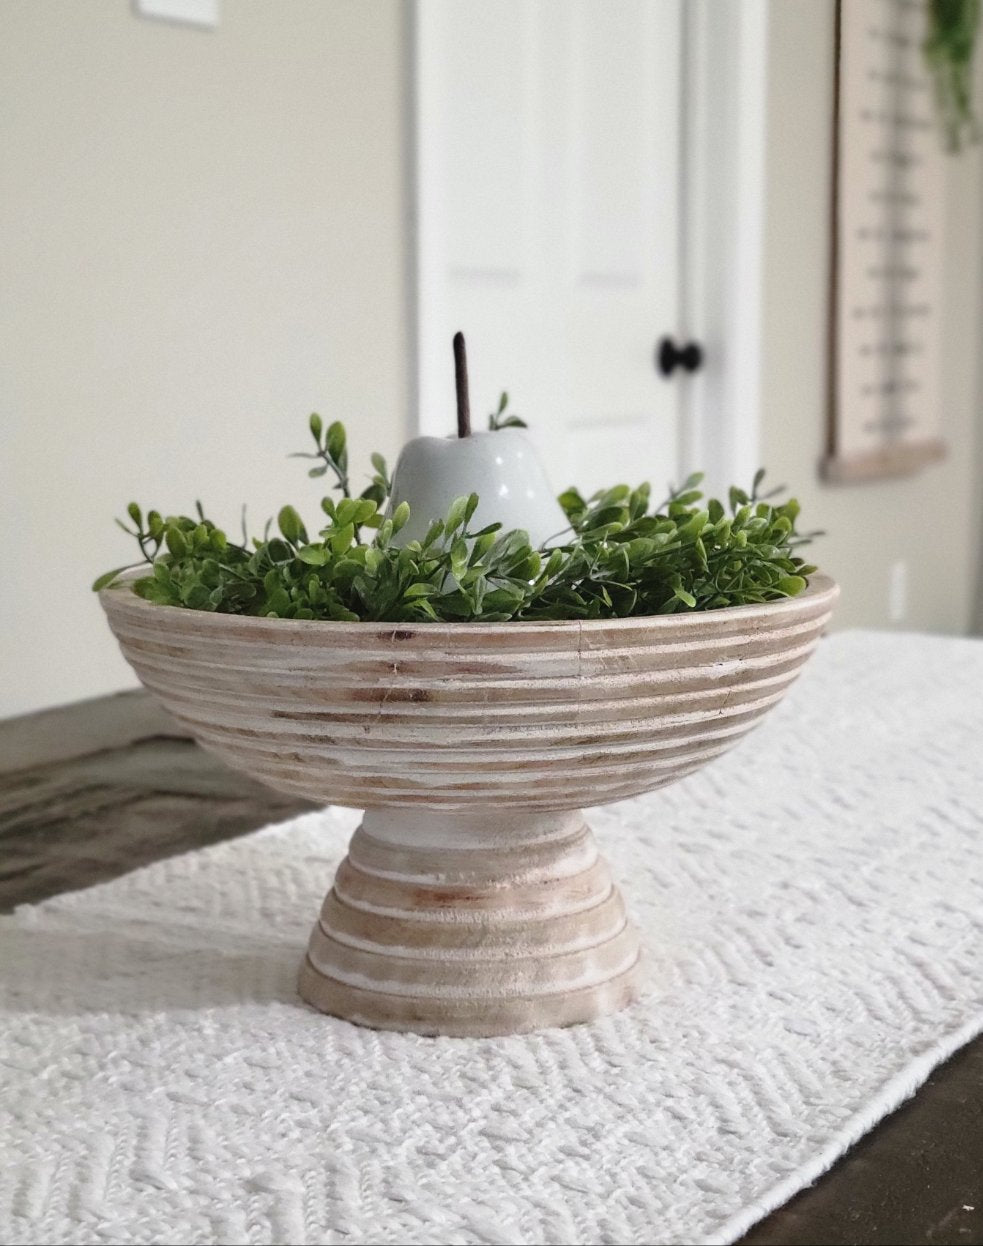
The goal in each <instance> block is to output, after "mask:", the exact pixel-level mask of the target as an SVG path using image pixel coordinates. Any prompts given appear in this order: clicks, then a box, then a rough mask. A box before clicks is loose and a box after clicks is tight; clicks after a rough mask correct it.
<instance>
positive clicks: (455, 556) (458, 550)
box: [451, 537, 468, 580]
mask: <svg viewBox="0 0 983 1246" xmlns="http://www.w3.org/2000/svg"><path fill="white" fill-rule="evenodd" d="M467 567H468V543H467V541H465V540H464V539H463V538H462V537H458V538H457V540H456V541H455V542H454V544H453V545H452V546H451V573H452V574H453V575H454V577H455V578H456V579H458V580H459V579H460V578H461V576H462V575H463V574H464V572H465V571H466V570H467Z"/></svg>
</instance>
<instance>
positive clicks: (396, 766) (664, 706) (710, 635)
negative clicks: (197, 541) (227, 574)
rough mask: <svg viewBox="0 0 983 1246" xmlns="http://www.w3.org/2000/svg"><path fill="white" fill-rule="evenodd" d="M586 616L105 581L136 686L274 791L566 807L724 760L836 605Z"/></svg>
mask: <svg viewBox="0 0 983 1246" xmlns="http://www.w3.org/2000/svg"><path fill="white" fill-rule="evenodd" d="M835 595H836V590H835V586H833V585H832V584H831V582H830V581H828V580H825V579H824V578H823V577H815V578H814V582H813V584H812V585H810V589H809V591H808V592H807V593H805V594H803V595H802V596H801V597H800V598H794V599H790V600H788V601H783V602H778V603H772V604H770V605H768V606H765V607H753V608H743V609H739V610H723V611H715V612H709V613H707V614H704V615H700V616H697V615H689V616H678V617H677V616H663V617H659V618H654V619H631V620H615V621H612V622H604V623H588V624H582V625H581V624H577V623H569V624H519V625H516V624H504V625H429V626H422V625H421V626H416V627H402V626H393V625H389V624H384V625H378V624H315V623H307V624H303V623H298V622H294V621H290V620H265V619H248V618H239V617H229V616H218V615H208V614H204V613H201V612H196V611H186V610H180V609H175V608H172V607H162V606H152V605H150V604H149V603H147V602H144V601H142V600H140V599H139V598H137V597H135V596H134V595H133V594H132V592H130V591H129V590H128V589H125V588H123V589H114V590H108V591H105V592H104V593H103V595H102V597H103V602H104V604H105V607H106V610H107V613H108V615H109V618H110V623H111V625H112V627H113V630H114V632H115V633H116V635H117V637H118V638H119V641H120V644H121V646H122V649H123V652H124V654H125V656H126V657H127V659H128V661H129V662H130V663H131V664H132V666H133V667H134V669H135V670H136V671H137V673H138V675H139V676H140V678H141V680H142V681H143V682H144V683H145V684H146V686H147V687H148V688H149V689H151V691H153V692H154V693H155V694H156V695H157V696H158V697H159V698H160V700H161V701H162V702H163V703H164V705H165V706H166V707H167V708H168V709H169V710H170V711H171V712H172V713H173V714H174V715H175V716H176V717H177V718H178V719H179V720H180V721H181V722H182V723H183V724H184V725H186V726H187V727H188V729H189V730H190V731H191V732H192V733H193V734H194V735H195V736H196V737H197V738H198V739H199V740H200V741H201V743H202V744H203V745H204V746H205V747H206V748H209V749H211V750H212V751H214V752H216V753H217V754H219V755H220V756H222V757H223V758H225V759H226V760H227V761H229V762H230V764H232V765H237V766H239V767H241V768H244V769H247V770H248V771H249V772H250V773H251V774H253V775H254V776H255V777H257V778H259V779H262V780H264V781H266V782H268V783H270V784H271V785H273V786H275V787H280V788H282V789H284V790H286V791H290V792H295V793H297V794H300V795H304V796H308V797H311V798H314V799H321V800H330V801H334V802H337V803H343V804H351V805H355V806H364V805H368V804H375V805H378V804H383V805H390V806H392V805H400V804H407V805H412V804H417V803H419V804H431V805H434V806H437V807H463V806H466V805H471V804H480V803H481V802H483V801H485V800H488V799H501V800H505V801H507V802H509V803H510V804H513V805H518V806H520V807H524V808H529V809H548V808H557V809H563V808H575V807H578V806H581V805H591V804H598V803H601V802H602V801H606V800H616V799H619V798H621V797H622V796H626V795H633V794H635V793H638V792H642V791H646V790H650V789H651V788H653V787H658V786H662V784H664V783H666V782H670V781H672V780H673V779H674V778H678V777H681V776H682V775H684V774H687V773H690V772H691V771H692V770H694V769H697V768H698V767H699V766H701V765H703V764H705V763H706V762H707V761H709V760H711V759H712V758H714V757H716V756H718V755H719V754H720V753H721V752H723V751H724V750H725V749H727V748H729V747H730V746H731V745H732V744H734V743H735V742H736V741H737V740H738V739H740V737H741V736H742V735H743V734H744V733H745V732H746V731H748V730H750V729H751V727H753V726H754V725H755V723H756V722H757V721H758V720H759V719H760V718H761V716H762V715H763V714H764V713H766V712H767V710H768V709H769V708H770V707H771V706H772V705H773V704H775V703H776V702H777V701H778V700H779V699H780V698H781V697H782V695H783V694H784V692H785V690H786V688H787V687H788V685H789V684H790V683H791V682H792V681H793V680H794V679H795V677H796V675H797V674H798V672H799V670H800V668H801V666H802V664H803V662H804V661H805V660H806V658H807V657H808V655H809V654H810V653H811V652H812V650H813V648H814V647H815V645H816V643H817V641H818V639H819V636H820V635H821V633H822V630H823V627H824V626H825V623H826V621H827V619H828V617H829V612H830V609H831V606H832V603H833V600H834V599H835Z"/></svg>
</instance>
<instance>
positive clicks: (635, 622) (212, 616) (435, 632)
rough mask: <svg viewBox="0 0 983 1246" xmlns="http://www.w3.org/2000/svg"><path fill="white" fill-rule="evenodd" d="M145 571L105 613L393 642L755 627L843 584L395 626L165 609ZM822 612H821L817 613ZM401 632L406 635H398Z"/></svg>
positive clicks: (107, 597) (821, 578)
mask: <svg viewBox="0 0 983 1246" xmlns="http://www.w3.org/2000/svg"><path fill="white" fill-rule="evenodd" d="M145 574H146V572H145V571H144V570H143V568H142V567H135V568H133V569H131V570H129V571H126V572H125V573H124V574H123V575H121V576H120V578H119V579H118V580H117V581H115V582H114V583H113V584H111V585H109V586H107V587H106V588H103V589H100V590H99V599H100V603H101V604H102V607H103V609H104V610H105V612H106V614H107V615H110V614H111V613H112V612H114V611H116V610H119V609H123V610H127V611H132V612H135V613H137V614H143V615H145V616H148V617H149V616H150V615H151V614H156V616H157V617H158V619H159V618H160V617H161V612H162V611H163V612H165V614H166V613H170V612H171V611H178V612H179V614H180V616H181V618H183V619H190V618H191V617H194V618H196V619H197V620H198V625H199V626H200V627H201V628H202V629H208V628H218V629H222V630H225V631H226V633H227V632H228V630H229V629H231V630H232V631H233V632H243V633H245V632H249V631H250V630H251V629H253V628H255V627H257V625H262V626H263V628H264V630H266V631H267V632H268V629H269V628H270V627H271V626H272V627H274V628H276V630H277V631H281V630H282V633H283V637H284V639H285V640H286V639H288V638H289V637H291V636H298V635H306V636H310V635H313V634H316V633H318V632H320V633H322V634H332V635H336V636H339V637H343V636H358V635H362V636H364V635H365V633H366V629H371V630H372V631H373V632H375V633H376V634H377V635H378V634H380V633H389V634H391V635H392V636H393V637H394V639H401V640H402V639H406V640H408V639H410V638H411V637H412V636H416V635H417V633H422V634H425V635H427V636H432V637H435V638H439V637H440V636H442V635H444V636H486V637H492V636H501V635H514V634H520V633H522V634H526V635H529V634H531V633H536V632H547V631H556V630H559V631H574V630H576V631H577V632H578V633H582V632H584V631H587V632H592V631H596V632H600V631H624V632H632V631H637V630H642V629H646V628H647V629H656V630H659V629H663V628H665V629H673V630H675V629H678V628H680V627H682V628H693V629H698V628H701V627H703V628H706V627H707V626H708V625H710V626H712V625H713V624H714V622H715V621H719V622H720V623H721V624H723V623H724V622H725V621H727V620H732V619H743V620H746V621H747V622H748V623H753V622H754V621H755V620H757V619H763V618H774V617H775V616H776V614H788V615H792V614H797V613H799V612H800V611H801V610H802V609H803V608H807V609H808V608H809V607H813V608H815V607H820V608H821V607H822V606H825V607H826V608H827V609H828V610H832V607H833V606H834V605H835V604H836V600H837V598H838V597H839V595H840V586H839V585H838V584H837V582H836V581H835V580H834V579H833V578H832V576H829V575H826V574H825V573H824V572H821V571H816V572H814V573H813V574H812V575H811V576H809V579H808V583H807V585H806V589H805V591H804V592H802V593H799V594H798V595H797V596H795V597H782V598H779V599H778V600H777V601H768V602H759V603H753V604H751V605H746V606H723V607H721V608H720V609H718V610H693V611H690V612H686V613H679V614H637V615H632V616H630V617H629V618H625V619H620V618H612V619H534V620H528V621H524V622H495V623H477V622H467V623H463V622H462V623H444V622H440V623H435V622H428V621H427V620H426V619H419V620H416V619H412V620H404V621H400V622H392V621H385V620H379V621H375V622H371V621H368V620H365V621H359V622H357V623H348V622H340V621H337V620H334V619H270V618H266V617H265V616H262V615H256V614H220V613H218V612H214V611H209V610H191V609H188V608H186V607H183V606H170V605H164V604H162V603H160V602H153V601H147V600H146V598H144V597H138V596H137V595H136V593H134V592H133V591H132V589H131V585H132V582H133V581H134V580H135V579H137V578H139V577H142V576H143V575H145ZM124 593H126V594H127V596H126V599H125V601H124V600H123V596H122V595H123V594H124ZM817 613H818V611H817ZM400 633H403V634H402V635H400Z"/></svg>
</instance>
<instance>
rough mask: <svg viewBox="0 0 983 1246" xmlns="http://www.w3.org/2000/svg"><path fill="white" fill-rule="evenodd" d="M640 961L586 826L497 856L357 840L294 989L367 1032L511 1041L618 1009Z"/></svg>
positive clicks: (361, 834) (491, 850) (497, 850)
mask: <svg viewBox="0 0 983 1246" xmlns="http://www.w3.org/2000/svg"><path fill="white" fill-rule="evenodd" d="M390 816H391V818H392V819H393V820H395V819H397V818H398V815H396V814H393V815H390ZM530 816H534V815H530ZM467 838H468V836H467V831H466V828H465V827H464V826H462V828H461V842H462V843H464V842H466V841H467ZM638 957H639V947H638V939H637V935H636V933H635V931H634V928H633V927H632V926H631V925H630V923H629V922H628V920H627V917H626V914H625V909H624V905H623V903H622V900H621V897H620V895H619V894H618V892H617V890H616V888H615V887H614V885H613V883H612V881H611V877H610V874H609V872H608V869H607V866H606V865H605V863H604V862H603V861H602V860H601V859H600V858H599V856H598V854H597V849H596V845H595V844H594V840H593V837H592V835H591V834H590V831H589V830H588V829H587V828H586V827H585V826H583V825H579V826H578V827H577V829H576V830H575V831H574V832H573V833H572V834H566V835H562V836H560V837H558V838H553V839H550V840H548V841H545V842H535V843H526V844H523V843H522V841H521V838H519V839H518V842H515V841H514V840H513V838H512V837H511V836H510V835H509V834H508V831H507V830H506V831H504V833H503V836H502V838H501V841H500V842H499V843H498V844H497V845H495V846H487V845H486V846H482V847H476V848H470V849H468V848H459V849H458V848H446V847H430V848H426V847H422V848H421V847H419V846H415V845H414V844H413V843H412V842H406V843H403V844H393V843H390V842H380V841H378V840H375V839H373V838H372V837H371V836H370V835H367V834H366V833H365V831H364V830H362V829H360V830H359V831H357V832H356V834H355V836H354V837H353V840H352V843H351V846H350V850H349V856H348V857H347V858H346V859H345V861H344V862H343V863H342V865H341V866H340V867H339V870H338V874H337V876H336V879H335V885H334V887H333V888H332V890H331V892H330V893H329V894H328V897H327V899H326V900H325V902H324V905H323V907H322V909H321V914H320V917H319V919H318V922H317V924H316V925H315V927H314V930H313V932H312V934H311V938H310V942H309V945H308V949H307V958H306V960H305V963H304V966H303V969H302V971H301V979H300V989H301V993H302V995H303V996H304V998H305V999H307V1000H308V1002H310V1003H312V1004H313V1005H314V1006H315V1007H317V1008H320V1009H322V1010H323V1011H327V1012H334V1013H337V1014H338V1015H341V1016H345V1017H347V1018H348V1019H349V1020H353V1021H357V1022H360V1023H362V1024H365V1025H372V1026H378V1027H382V1028H396V1029H418V1030H421V1031H422V1032H424V1033H443V1034H455V1033H458V1034H498V1033H513V1032H516V1031H517V1030H522V1029H532V1028H538V1027H541V1026H547V1025H561V1024H570V1023H572V1022H574V1021H582V1020H587V1019H590V1018H591V1017H594V1016H598V1015H600V1013H602V1012H605V1011H608V1010H610V1008H612V1007H617V1006H620V1004H621V1003H624V1002H627V1000H628V999H629V998H630V996H631V993H632V992H633V990H634V983H635V975H636V970H637V965H638Z"/></svg>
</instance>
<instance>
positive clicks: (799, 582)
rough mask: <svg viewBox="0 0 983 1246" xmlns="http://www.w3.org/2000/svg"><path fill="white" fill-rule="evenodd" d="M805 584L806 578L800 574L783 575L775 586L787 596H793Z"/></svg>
mask: <svg viewBox="0 0 983 1246" xmlns="http://www.w3.org/2000/svg"><path fill="white" fill-rule="evenodd" d="M805 586H806V580H805V579H803V577H802V576H801V575H783V576H782V577H781V579H780V580H779V581H778V583H777V584H776V585H775V587H776V588H777V589H778V591H779V592H780V593H786V594H787V595H788V596H789V597H795V596H797V595H798V594H799V593H801V592H802V590H803V589H804V588H805Z"/></svg>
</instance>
